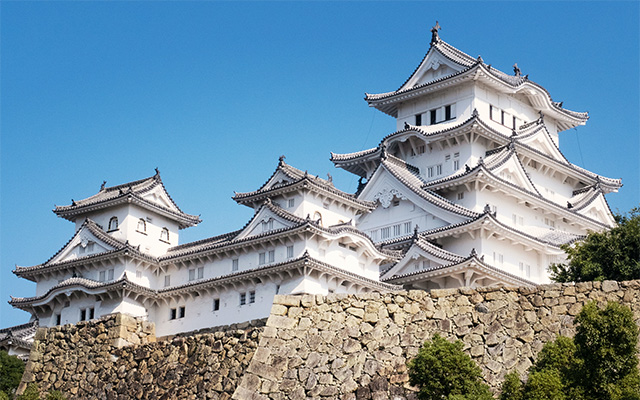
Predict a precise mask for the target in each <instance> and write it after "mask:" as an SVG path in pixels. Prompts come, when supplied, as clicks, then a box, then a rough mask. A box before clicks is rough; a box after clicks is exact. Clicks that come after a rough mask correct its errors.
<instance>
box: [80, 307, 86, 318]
mask: <svg viewBox="0 0 640 400" xmlns="http://www.w3.org/2000/svg"><path fill="white" fill-rule="evenodd" d="M86 319H87V310H85V309H84V308H83V309H82V310H80V321H85V320H86Z"/></svg>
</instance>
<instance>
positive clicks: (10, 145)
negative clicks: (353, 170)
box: [0, 1, 640, 327]
mask: <svg viewBox="0 0 640 400" xmlns="http://www.w3.org/2000/svg"><path fill="white" fill-rule="evenodd" d="M0 18H1V21H0V22H1V26H0V34H1V35H0V36H1V39H0V57H1V60H0V68H1V69H0V101H1V103H0V118H1V120H0V129H1V131H0V133H1V136H0V146H1V147H0V155H1V164H0V167H1V175H0V178H1V179H0V184H1V187H0V240H1V241H0V327H4V326H8V325H13V324H18V323H22V322H26V321H27V320H28V318H29V315H28V314H27V313H25V312H23V311H20V310H13V309H12V308H11V307H10V306H9V305H8V304H7V303H6V301H7V300H8V299H9V295H14V296H31V295H33V294H34V293H35V284H33V283H31V282H28V281H25V280H22V279H18V278H17V277H15V276H14V275H13V274H12V273H11V271H12V270H13V269H14V265H15V264H18V265H22V266H29V265H36V264H39V263H41V262H44V261H46V260H47V259H48V258H49V257H51V256H52V255H53V254H54V253H55V252H56V251H57V250H59V249H60V248H61V247H62V246H63V245H64V243H66V241H67V240H68V239H69V238H70V237H71V236H72V234H73V229H74V228H73V224H72V223H70V222H68V221H66V220H63V219H60V218H57V217H56V216H55V215H54V214H53V213H52V212H51V210H52V209H53V207H54V205H56V204H57V205H65V204H69V203H70V201H71V198H74V199H81V198H85V197H88V196H90V195H92V194H94V193H95V192H97V191H98V189H99V187H100V184H101V183H102V181H103V180H106V181H107V185H116V184H120V183H124V182H128V181H131V180H135V179H140V178H143V177H147V176H151V175H153V173H154V171H153V169H154V168H155V167H158V168H160V171H161V175H162V179H163V181H164V182H165V185H166V187H167V188H168V190H169V192H170V194H171V195H172V196H173V198H174V200H175V201H176V202H177V203H178V205H179V206H180V207H181V208H182V209H183V210H184V211H185V212H188V213H191V214H201V216H202V219H203V223H202V224H200V225H199V226H198V227H195V228H189V229H187V230H184V231H182V232H181V238H180V239H181V242H186V241H192V240H197V239H201V238H205V237H208V236H213V235H216V234H220V233H223V232H227V231H231V230H235V229H238V228H239V227H241V226H242V225H243V224H244V223H245V222H246V221H247V220H248V219H249V218H250V217H251V215H252V212H251V210H250V209H249V208H247V207H244V206H239V205H236V204H235V203H234V202H233V201H232V200H231V196H232V195H233V191H234V190H235V191H239V192H241V191H250V190H254V189H257V188H258V187H259V186H260V185H261V184H262V183H264V181H265V180H266V179H267V178H268V177H269V176H270V175H271V173H272V172H273V170H274V169H275V167H276V164H277V161H278V156H280V155H281V154H284V155H286V156H287V160H286V161H287V162H288V163H290V164H292V165H294V166H296V167H298V168H301V169H308V170H309V172H310V173H312V174H318V175H321V176H326V173H327V172H330V173H331V174H332V175H333V177H334V182H335V183H336V186H337V187H339V188H341V189H343V190H345V191H354V190H355V188H356V185H357V180H356V179H355V178H354V177H353V176H352V175H350V174H348V173H346V172H344V171H342V170H337V169H335V168H334V167H333V164H331V162H330V161H329V152H330V151H334V152H338V153H347V152H352V151H357V150H361V149H365V148H371V147H374V146H376V145H377V144H378V143H379V141H380V139H381V138H382V137H384V136H385V135H387V134H388V133H391V132H393V131H394V130H395V122H394V120H393V119H392V118H391V117H388V116H386V115H384V114H382V113H380V112H378V111H375V110H374V109H370V108H368V107H367V104H366V103H365V102H364V100H363V96H364V92H369V93H379V92H386V91H390V90H395V89H397V88H398V87H399V86H400V84H402V82H404V81H405V79H406V78H407V77H408V76H409V75H410V74H411V72H412V71H413V69H414V68H415V67H416V66H417V65H418V63H419V62H420V60H421V59H422V57H423V56H424V54H425V53H426V51H427V50H428V46H429V40H430V37H431V34H430V32H429V29H430V28H431V27H432V26H433V25H434V24H435V21H436V20H438V21H439V22H440V25H441V26H442V30H441V32H440V36H441V38H442V39H443V40H445V41H447V42H448V43H450V44H452V45H453V46H455V47H457V48H459V49H461V50H463V51H465V52H467V53H468V54H470V55H472V56H477V55H479V54H480V55H482V57H483V59H484V60H485V62H487V63H490V64H492V65H493V66H494V67H496V68H498V69H501V70H503V71H505V72H511V66H512V65H513V63H514V62H517V63H518V65H519V66H520V68H521V70H522V73H523V74H529V78H530V79H531V80H533V81H535V82H537V83H539V84H541V85H542V86H544V87H545V88H546V89H547V90H548V91H549V92H550V93H551V96H552V97H553V99H554V100H556V101H564V106H565V107H566V108H569V109H571V110H575V111H589V113H590V117H591V119H590V120H589V122H588V123H587V125H586V126H583V127H579V128H577V129H575V130H570V131H566V132H563V133H562V134H561V136H560V137H561V139H560V140H561V149H562V151H563V152H564V153H565V155H566V156H567V157H568V158H569V159H570V160H571V161H572V162H574V163H576V164H578V165H581V166H583V167H586V168H587V169H590V170H592V171H595V172H597V173H599V174H602V175H605V176H608V177H614V178H622V179H623V183H624V187H623V188H622V189H621V191H620V193H618V194H613V195H610V196H609V197H608V201H609V204H610V205H611V208H612V209H613V210H614V211H616V210H618V211H627V210H629V209H631V208H632V207H635V206H638V204H639V203H640V195H639V192H640V187H639V182H640V164H639V161H638V159H639V157H638V156H639V152H640V142H639V139H638V138H639V132H640V129H639V128H640V126H639V117H638V114H639V112H638V111H639V109H640V104H639V102H638V93H639V89H640V87H639V85H640V84H639V79H638V78H639V65H640V63H639V60H638V55H639V49H640V45H639V37H640V33H639V19H640V18H639V6H638V2H635V1H629V2H611V1H608V2H593V1H589V2H575V1H572V2H480V1H476V2H447V3H445V2H345V3H341V2H39V1H38V2H12V1H2V2H0Z"/></svg>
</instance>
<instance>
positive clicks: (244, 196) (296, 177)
mask: <svg viewBox="0 0 640 400" xmlns="http://www.w3.org/2000/svg"><path fill="white" fill-rule="evenodd" d="M278 172H282V173H283V174H284V175H286V176H287V177H289V178H290V179H291V181H288V182H282V183H279V184H276V185H273V186H271V187H268V188H267V187H266V186H267V184H268V183H269V182H270V181H271V179H272V178H273V177H274V176H275V175H276V174H277V173H278ZM306 185H308V186H306ZM300 187H309V188H311V189H315V190H320V191H323V192H325V193H329V194H331V195H334V196H337V197H338V198H340V199H342V200H346V201H348V202H349V203H351V204H353V205H355V206H356V207H358V208H359V209H362V210H370V209H373V208H374V207H375V205H374V204H373V203H370V202H367V201H363V200H360V199H358V198H356V196H355V195H353V194H350V193H346V192H343V191H341V190H339V189H337V188H336V187H335V186H334V185H333V182H331V181H328V180H326V179H322V178H320V177H318V176H311V175H309V174H308V173H307V172H306V171H304V172H303V171H301V170H299V169H297V168H295V167H292V166H291V165H288V164H286V163H285V162H284V160H283V159H280V162H279V163H278V167H277V168H276V170H275V171H274V172H273V174H271V176H270V177H269V179H267V181H266V182H265V183H264V184H263V185H262V186H261V187H260V188H259V189H258V190H256V191H253V192H246V193H236V194H235V195H234V196H233V199H234V200H235V201H237V202H238V203H241V204H244V203H247V202H256V201H260V200H262V199H264V198H267V197H271V196H274V195H275V194H278V193H279V192H288V191H292V190H297V189H299V188H300Z"/></svg>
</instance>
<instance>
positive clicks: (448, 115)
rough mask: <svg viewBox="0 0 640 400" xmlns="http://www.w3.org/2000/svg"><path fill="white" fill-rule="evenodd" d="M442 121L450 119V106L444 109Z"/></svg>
mask: <svg viewBox="0 0 640 400" xmlns="http://www.w3.org/2000/svg"><path fill="white" fill-rule="evenodd" d="M444 119H445V121H448V120H450V119H451V106H445V107H444Z"/></svg>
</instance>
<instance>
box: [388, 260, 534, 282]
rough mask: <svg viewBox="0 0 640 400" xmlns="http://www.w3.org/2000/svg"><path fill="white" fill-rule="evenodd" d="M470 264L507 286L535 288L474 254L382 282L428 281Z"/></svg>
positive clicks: (525, 280) (524, 280)
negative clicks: (460, 259)
mask: <svg viewBox="0 0 640 400" xmlns="http://www.w3.org/2000/svg"><path fill="white" fill-rule="evenodd" d="M472 263H473V264H474V265H475V266H476V267H477V268H479V269H480V270H482V271H483V272H485V273H488V274H489V275H491V276H492V277H493V278H497V279H498V280H502V281H503V282H506V283H508V284H514V285H518V286H520V285H524V286H536V284H535V283H534V282H531V281H529V280H527V279H525V278H522V277H519V276H516V275H513V274H510V273H508V272H506V271H504V270H502V269H500V268H497V267H494V266H492V265H490V264H488V263H486V262H485V261H484V260H482V259H481V258H479V257H478V255H477V254H475V252H472V254H471V255H470V256H468V257H466V258H465V259H464V260H462V261H460V262H457V263H452V264H448V265H442V266H439V267H434V268H428V269H424V270H420V271H412V272H409V273H406V274H403V275H396V276H393V277H391V278H387V279H385V280H384V281H385V282H389V283H397V284H402V283H409V282H416V281H419V280H421V278H422V279H429V278H430V277H432V276H438V275H446V274H448V273H452V272H456V271H458V270H460V269H464V268H469V267H470V264H472Z"/></svg>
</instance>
